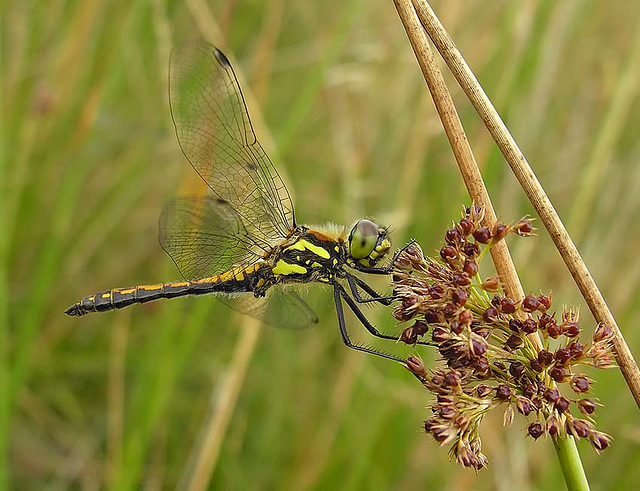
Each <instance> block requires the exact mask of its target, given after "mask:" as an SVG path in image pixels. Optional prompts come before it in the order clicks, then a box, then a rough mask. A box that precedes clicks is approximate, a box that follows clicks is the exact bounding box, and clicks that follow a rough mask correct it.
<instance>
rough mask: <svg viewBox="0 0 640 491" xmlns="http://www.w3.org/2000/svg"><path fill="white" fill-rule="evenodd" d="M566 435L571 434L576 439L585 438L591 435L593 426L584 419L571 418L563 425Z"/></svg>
mask: <svg viewBox="0 0 640 491" xmlns="http://www.w3.org/2000/svg"><path fill="white" fill-rule="evenodd" d="M565 429H566V431H567V433H570V434H572V435H573V436H575V437H576V438H586V437H587V436H589V433H591V430H592V429H593V425H592V424H591V423H590V422H589V421H586V420H584V419H576V418H571V419H569V418H568V419H567V422H566V423H565Z"/></svg>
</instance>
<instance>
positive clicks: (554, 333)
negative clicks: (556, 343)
mask: <svg viewBox="0 0 640 491" xmlns="http://www.w3.org/2000/svg"><path fill="white" fill-rule="evenodd" d="M547 334H548V335H549V336H550V337H552V338H553V339H557V338H558V336H560V334H562V327H560V326H559V325H558V324H556V323H555V321H554V322H550V323H549V324H547Z"/></svg>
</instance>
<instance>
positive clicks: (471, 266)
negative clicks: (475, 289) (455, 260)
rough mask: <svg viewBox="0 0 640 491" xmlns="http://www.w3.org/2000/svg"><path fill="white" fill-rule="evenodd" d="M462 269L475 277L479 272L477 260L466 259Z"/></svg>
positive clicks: (470, 276) (471, 276) (469, 275)
mask: <svg viewBox="0 0 640 491" xmlns="http://www.w3.org/2000/svg"><path fill="white" fill-rule="evenodd" d="M462 271H464V273H465V274H466V275H467V276H468V277H469V278H473V277H475V275H477V274H478V264H477V263H476V262H475V261H469V260H467V261H465V263H464V267H463V268H462Z"/></svg>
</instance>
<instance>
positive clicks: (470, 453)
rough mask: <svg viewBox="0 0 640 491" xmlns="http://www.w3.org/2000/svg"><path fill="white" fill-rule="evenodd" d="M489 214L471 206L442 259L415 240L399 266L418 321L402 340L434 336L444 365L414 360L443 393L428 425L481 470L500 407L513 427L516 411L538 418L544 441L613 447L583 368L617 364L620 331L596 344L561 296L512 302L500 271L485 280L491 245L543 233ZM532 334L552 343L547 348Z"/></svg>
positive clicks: (536, 431) (404, 307) (401, 299)
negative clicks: (488, 423) (556, 304)
mask: <svg viewBox="0 0 640 491" xmlns="http://www.w3.org/2000/svg"><path fill="white" fill-rule="evenodd" d="M483 218H484V210H483V209H482V208H481V207H479V206H477V205H474V206H471V207H469V208H467V209H466V210H465V212H464V213H463V216H462V217H461V219H460V220H459V221H458V222H456V223H455V224H454V226H453V227H452V228H451V229H449V230H447V232H446V233H445V245H444V246H443V247H442V248H441V249H440V251H439V254H438V256H439V257H438V258H434V257H428V256H427V257H425V256H424V254H423V252H422V249H421V248H420V246H419V245H418V244H417V243H415V242H413V243H411V244H409V245H408V246H407V247H405V249H404V250H403V251H402V252H401V253H400V254H399V256H398V258H397V261H396V263H395V269H394V273H393V288H394V294H395V296H396V298H397V300H398V302H397V303H396V305H395V307H394V313H393V315H394V317H395V318H396V319H397V320H398V321H400V322H413V325H412V326H411V327H408V328H405V331H403V335H402V337H401V340H402V341H404V342H405V343H407V344H411V345H415V344H416V342H417V341H419V340H420V339H422V338H424V337H425V336H430V341H432V342H433V344H435V345H436V347H437V349H438V353H439V354H440V357H441V362H442V364H441V366H440V367H438V368H434V369H433V370H430V371H429V370H427V369H426V368H425V366H424V364H423V363H422V362H421V361H419V362H418V361H417V360H419V359H418V358H417V357H412V359H411V361H410V362H408V368H409V369H410V370H411V371H412V372H414V373H415V374H416V375H418V376H419V377H418V378H419V379H420V380H421V381H422V383H423V385H424V387H425V388H426V389H427V390H429V391H430V392H431V393H432V394H434V395H435V396H436V398H435V401H434V402H433V403H432V404H431V406H430V409H431V411H432V413H433V416H432V417H431V419H429V420H428V421H426V422H425V426H424V429H425V431H426V432H427V433H429V434H431V435H432V436H433V437H434V439H435V440H436V441H437V442H438V443H439V444H440V445H451V447H450V455H451V456H452V457H454V458H455V459H456V460H457V461H458V462H459V463H460V464H462V465H463V466H465V467H472V468H476V469H479V468H481V467H484V466H485V465H486V464H487V458H486V457H485V456H484V455H483V454H482V452H481V450H482V445H481V441H480V436H479V428H480V424H481V422H482V420H483V418H484V416H485V414H486V413H487V412H488V411H490V410H492V409H495V408H498V407H503V410H504V418H503V419H504V423H505V425H508V424H511V422H512V421H513V420H514V418H515V415H516V414H519V415H520V416H521V417H524V418H528V419H529V420H533V421H531V422H530V423H529V424H528V434H529V435H530V436H531V437H532V438H534V439H538V438H539V437H541V436H543V435H546V434H549V435H552V436H563V435H566V434H570V435H573V436H575V437H577V438H585V439H587V440H588V441H590V442H591V445H592V446H593V447H594V448H595V449H596V450H597V451H600V450H603V449H604V448H606V447H608V446H609V444H610V437H609V436H608V435H606V434H604V433H601V432H598V431H596V429H595V425H594V423H593V421H592V419H591V416H592V415H593V413H594V411H595V409H596V406H597V405H598V404H597V403H596V402H595V401H594V400H593V399H591V398H588V397H583V396H586V395H587V394H588V393H589V390H590V388H591V385H592V383H593V381H592V380H591V379H590V378H589V377H587V376H586V375H585V374H583V373H582V372H580V371H579V367H580V366H581V365H591V366H594V367H598V368H609V367H612V366H614V363H613V362H614V356H613V335H614V334H613V331H612V330H611V328H609V327H608V326H603V325H601V326H598V328H597V329H596V331H595V333H594V335H593V338H592V341H591V342H588V343H583V342H581V341H580V340H579V336H580V333H581V332H580V331H581V329H580V319H579V313H578V311H577V310H576V309H573V308H564V309H563V310H562V313H561V315H560V316H557V313H556V311H554V310H553V308H552V307H553V302H552V295H551V294H544V293H540V294H538V295H534V294H529V295H527V296H526V297H525V298H524V299H521V300H519V299H512V298H509V297H508V296H505V295H504V294H502V293H501V283H500V279H499V278H498V277H493V278H488V279H485V280H482V279H481V278H480V277H479V274H478V264H479V263H480V261H481V259H482V258H483V256H484V254H485V252H486V251H487V250H488V249H489V248H490V247H491V246H493V245H494V244H496V243H497V242H498V241H500V240H502V239H503V238H504V237H506V236H507V235H509V234H517V235H520V236H530V235H532V234H533V232H534V230H535V229H534V228H533V226H532V225H531V222H530V220H527V219H523V220H520V221H519V222H518V223H516V224H515V225H504V224H496V225H494V226H493V227H492V228H488V227H485V226H483V225H482V224H481V221H482V219H483ZM416 326H418V327H417V328H416ZM532 336H539V337H540V338H541V339H542V345H543V347H542V349H540V348H538V346H539V344H537V343H534V342H532V340H531V337H532ZM560 389H561V390H560ZM563 394H564V395H563ZM573 413H579V414H580V415H581V416H582V417H585V416H586V418H587V419H579V418H577V417H575V416H574V415H573Z"/></svg>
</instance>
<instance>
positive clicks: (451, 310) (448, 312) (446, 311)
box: [441, 303, 458, 319]
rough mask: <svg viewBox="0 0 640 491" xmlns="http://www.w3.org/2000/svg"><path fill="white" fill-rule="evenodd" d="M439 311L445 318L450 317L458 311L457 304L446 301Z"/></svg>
mask: <svg viewBox="0 0 640 491" xmlns="http://www.w3.org/2000/svg"><path fill="white" fill-rule="evenodd" d="M441 312H442V315H444V317H445V318H446V319H451V318H452V317H453V316H454V315H456V313H457V312H458V306H457V305H454V304H452V303H448V304H447V305H445V306H444V308H443V309H442V311H441Z"/></svg>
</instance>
